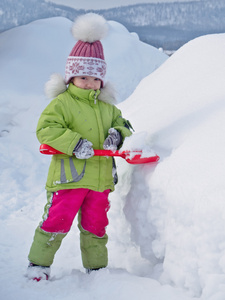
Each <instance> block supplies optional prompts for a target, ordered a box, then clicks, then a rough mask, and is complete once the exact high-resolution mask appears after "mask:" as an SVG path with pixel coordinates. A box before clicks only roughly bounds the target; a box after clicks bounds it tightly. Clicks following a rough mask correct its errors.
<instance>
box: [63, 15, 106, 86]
mask: <svg viewBox="0 0 225 300" xmlns="http://www.w3.org/2000/svg"><path fill="white" fill-rule="evenodd" d="M107 31H108V25H107V23H106V20H105V19H104V18H103V17H102V16H100V15H97V14H95V13H88V14H85V15H81V16H79V17H78V18H77V19H76V20H75V22H74V24H73V27H72V34H73V37H74V38H75V39H76V40H77V43H76V44H75V46H74V47H73V49H72V51H71V52H70V54H69V57H68V58H67V62H66V70H65V82H66V84H68V83H69V82H70V80H71V79H72V78H73V77H75V76H92V77H96V78H99V79H100V80H101V81H102V87H103V86H104V84H105V74H106V62H105V57H104V52H103V47H102V43H101V42H100V39H102V38H104V37H105V36H106V34H107Z"/></svg>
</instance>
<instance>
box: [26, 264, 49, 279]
mask: <svg viewBox="0 0 225 300" xmlns="http://www.w3.org/2000/svg"><path fill="white" fill-rule="evenodd" d="M49 276H50V267H44V266H39V265H36V264H33V263H29V265H28V268H27V277H28V279H32V280H35V281H40V280H48V279H49Z"/></svg>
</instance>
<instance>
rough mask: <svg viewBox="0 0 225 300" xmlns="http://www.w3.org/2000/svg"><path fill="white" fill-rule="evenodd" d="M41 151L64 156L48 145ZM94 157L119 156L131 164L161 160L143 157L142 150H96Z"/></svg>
mask: <svg viewBox="0 0 225 300" xmlns="http://www.w3.org/2000/svg"><path fill="white" fill-rule="evenodd" d="M39 150H40V152H41V153H42V154H48V155H54V154H64V153H62V152H60V151H58V150H56V149H54V148H52V147H51V146H49V145H46V144H42V145H41V146H40V149H39ZM94 155H95V156H119V157H122V158H124V159H125V160H126V161H127V162H128V163H129V164H147V163H153V162H157V161H158V160H159V158H160V157H159V156H158V155H157V154H155V155H154V156H149V157H141V156H142V151H141V150H135V151H129V150H126V151H119V150H116V151H112V150H94Z"/></svg>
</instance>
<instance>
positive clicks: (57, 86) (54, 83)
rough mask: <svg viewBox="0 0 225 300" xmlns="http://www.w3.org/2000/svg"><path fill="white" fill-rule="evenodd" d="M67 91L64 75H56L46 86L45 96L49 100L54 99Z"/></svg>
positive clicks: (52, 76) (53, 75)
mask: <svg viewBox="0 0 225 300" xmlns="http://www.w3.org/2000/svg"><path fill="white" fill-rule="evenodd" d="M66 89H67V85H66V83H65V80H64V78H63V77H62V75H61V74H58V73H54V74H52V75H51V77H50V80H49V81H48V82H46V84H45V95H46V96H47V98H49V99H52V98H55V97H57V96H58V95H59V94H61V93H63V92H65V91H66Z"/></svg>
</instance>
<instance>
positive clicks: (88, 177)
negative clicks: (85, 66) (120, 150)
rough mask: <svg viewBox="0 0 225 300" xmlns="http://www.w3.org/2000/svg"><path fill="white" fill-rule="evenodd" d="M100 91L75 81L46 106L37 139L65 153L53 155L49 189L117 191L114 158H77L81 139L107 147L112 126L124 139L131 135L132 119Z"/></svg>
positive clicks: (101, 147) (39, 123) (47, 187)
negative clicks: (124, 117)
mask: <svg viewBox="0 0 225 300" xmlns="http://www.w3.org/2000/svg"><path fill="white" fill-rule="evenodd" d="M99 94H100V91H99V90H98V91H94V90H84V89H80V88H78V87H76V86H74V85H73V84H70V85H69V86H68V89H67V90H66V91H65V92H64V93H62V94H60V95H58V96H57V97H56V98H55V99H54V100H52V101H51V103H50V104H49V105H48V106H47V107H46V109H45V110H44V111H43V113H42V114H41V116H40V119H39V122H38V125H37V138H38V140H39V142H40V143H42V144H48V145H50V146H52V147H53V148H55V149H57V150H59V151H61V152H63V153H65V154H57V155H53V156H52V161H51V164H50V167H49V172H48V178H47V183H46V189H47V190H48V191H52V192H54V191H57V190H61V189H74V188H88V189H91V190H94V191H99V192H102V191H104V190H106V189H110V190H111V191H112V190H114V180H113V176H112V166H113V162H112V157H100V156H93V157H91V158H89V159H86V160H84V159H77V158H76V157H75V156H74V155H73V154H72V153H73V150H74V147H75V146H76V144H77V143H78V141H79V139H80V138H82V139H87V140H88V141H90V142H92V144H93V148H94V149H103V142H104V141H105V139H106V137H107V136H108V130H109V128H111V127H113V128H115V129H116V130H118V131H119V132H120V133H121V135H122V138H123V140H124V138H125V137H127V136H130V135H131V131H130V130H129V126H128V124H129V122H128V121H126V120H125V119H123V118H122V116H121V112H120V110H119V109H118V108H116V107H115V106H114V105H112V104H109V103H106V102H103V101H101V100H99V99H98V95H99Z"/></svg>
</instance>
